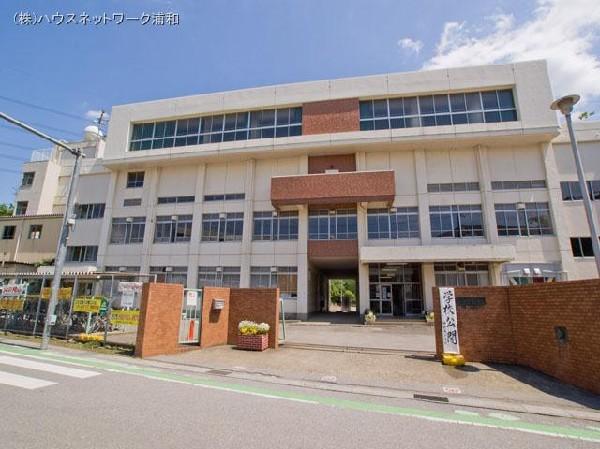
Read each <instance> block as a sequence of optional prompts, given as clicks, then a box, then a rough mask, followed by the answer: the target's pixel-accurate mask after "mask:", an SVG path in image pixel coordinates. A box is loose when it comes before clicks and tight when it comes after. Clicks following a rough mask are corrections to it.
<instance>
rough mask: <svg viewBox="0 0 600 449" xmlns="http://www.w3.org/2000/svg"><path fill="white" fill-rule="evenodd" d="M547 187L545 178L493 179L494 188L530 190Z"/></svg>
mask: <svg viewBox="0 0 600 449" xmlns="http://www.w3.org/2000/svg"><path fill="white" fill-rule="evenodd" d="M545 188H546V180H545V179H534V180H531V181H492V190H529V189H545Z"/></svg>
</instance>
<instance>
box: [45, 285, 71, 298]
mask: <svg viewBox="0 0 600 449" xmlns="http://www.w3.org/2000/svg"><path fill="white" fill-rule="evenodd" d="M51 292H52V288H51V287H44V288H43V289H42V291H41V292H40V298H42V299H50V293H51ZM72 294H73V289H72V288H71V287H63V288H59V289H58V299H59V300H69V299H71V295H72Z"/></svg>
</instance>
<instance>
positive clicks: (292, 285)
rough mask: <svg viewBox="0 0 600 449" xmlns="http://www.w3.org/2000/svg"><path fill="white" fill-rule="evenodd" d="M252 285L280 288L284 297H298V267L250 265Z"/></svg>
mask: <svg viewBox="0 0 600 449" xmlns="http://www.w3.org/2000/svg"><path fill="white" fill-rule="evenodd" d="M250 287H252V288H261V287H262V288H272V287H277V288H279V295H280V296H281V297H282V298H284V299H296V298H297V297H298V268H297V267H250Z"/></svg>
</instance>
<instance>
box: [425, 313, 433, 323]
mask: <svg viewBox="0 0 600 449" xmlns="http://www.w3.org/2000/svg"><path fill="white" fill-rule="evenodd" d="M424 314H425V321H426V322H427V324H433V321H434V319H433V310H430V311H429V312H424Z"/></svg>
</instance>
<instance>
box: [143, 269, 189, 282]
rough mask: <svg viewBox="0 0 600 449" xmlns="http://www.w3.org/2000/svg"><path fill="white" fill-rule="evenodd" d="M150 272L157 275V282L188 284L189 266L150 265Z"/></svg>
mask: <svg viewBox="0 0 600 449" xmlns="http://www.w3.org/2000/svg"><path fill="white" fill-rule="evenodd" d="M150 274H155V275H156V282H164V283H166V284H181V285H183V286H184V287H185V286H186V285H187V267H159V266H153V267H150Z"/></svg>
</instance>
